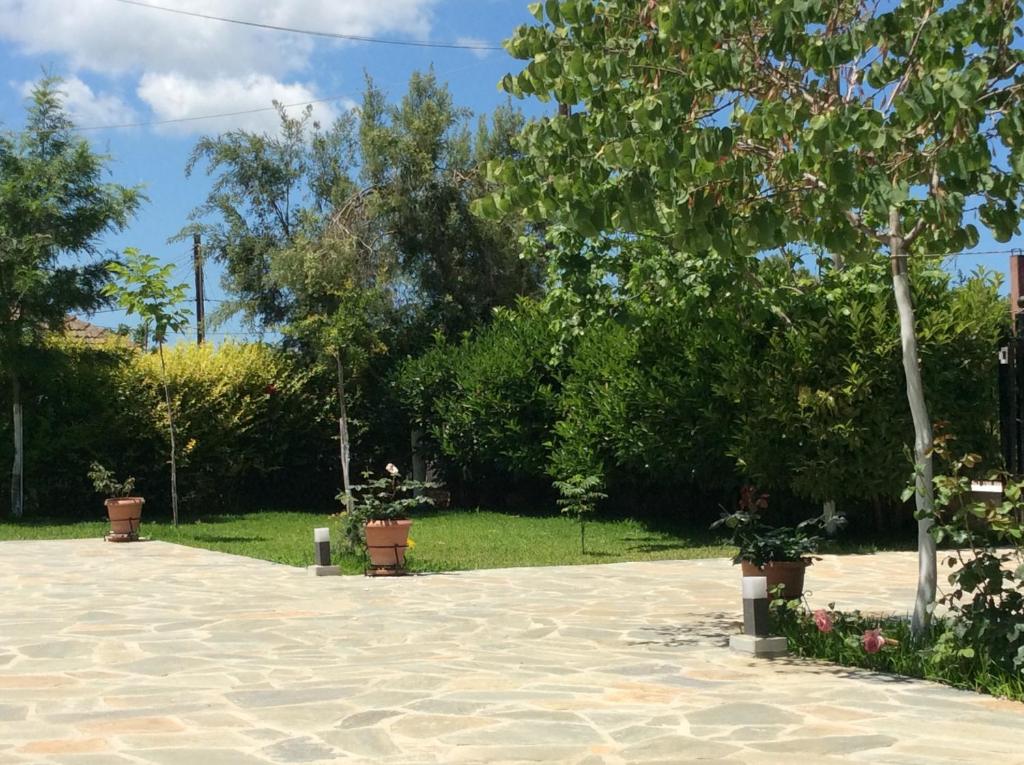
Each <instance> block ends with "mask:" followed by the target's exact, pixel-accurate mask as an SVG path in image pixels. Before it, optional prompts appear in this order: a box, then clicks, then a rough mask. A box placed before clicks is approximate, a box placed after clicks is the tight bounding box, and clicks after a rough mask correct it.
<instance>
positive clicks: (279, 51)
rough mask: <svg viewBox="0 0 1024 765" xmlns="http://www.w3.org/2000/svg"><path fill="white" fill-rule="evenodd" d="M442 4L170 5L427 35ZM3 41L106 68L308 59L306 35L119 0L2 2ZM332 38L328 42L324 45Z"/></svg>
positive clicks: (284, 63) (198, 67)
mask: <svg viewBox="0 0 1024 765" xmlns="http://www.w3.org/2000/svg"><path fill="white" fill-rule="evenodd" d="M437 1H438V0H344V1H343V2H342V1H340V0H333V1H330V2H324V0H276V1H275V2H260V3H253V2H251V0H174V2H173V3H168V6H169V7H174V8H178V9H181V10H187V11H194V12H198V13H205V14H211V15H216V16H225V17H230V18H237V19H244V20H249V21H256V22H259V23H265V24H274V25H278V26H287V27H293V28H301V29H314V30H323V31H330V32H342V33H345V34H354V35H364V36H372V35H382V34H389V35H393V36H398V37H402V36H405V37H410V38H411V37H426V36H428V33H429V31H430V11H431V8H432V7H433V5H435V4H436V3H437ZM0 37H3V38H6V39H8V40H11V41H12V42H14V43H16V44H17V45H19V46H20V48H21V49H22V50H23V51H24V52H26V53H31V54H48V53H50V54H52V53H57V54H62V55H65V56H67V57H68V59H69V60H70V62H71V64H72V66H74V67H75V68H80V69H90V70H93V71H97V72H104V73H108V74H109V73H122V72H142V71H162V72H182V73H185V74H189V75H191V76H193V77H205V76H215V77H224V76H241V75H243V74H247V73H249V72H253V71H257V72H261V73H265V74H275V75H277V76H280V75H283V74H285V73H288V72H294V71H299V70H301V69H303V68H305V67H306V66H307V64H308V62H309V57H310V55H311V53H312V50H313V46H314V44H315V41H316V40H317V39H320V38H312V37H309V36H305V35H296V34H286V33H282V32H275V31H270V30H260V29H253V28H250V27H244V26H238V25H235V24H227V23H223V22H219V21H212V20H206V19H197V18H191V17H187V16H180V15H177V14H171V13H165V12H162V11H157V10H149V9H146V8H139V7H136V6H131V5H126V4H124V3H118V2H113V0H75V1H74V2H68V1H67V0H0ZM325 42H326V41H325Z"/></svg>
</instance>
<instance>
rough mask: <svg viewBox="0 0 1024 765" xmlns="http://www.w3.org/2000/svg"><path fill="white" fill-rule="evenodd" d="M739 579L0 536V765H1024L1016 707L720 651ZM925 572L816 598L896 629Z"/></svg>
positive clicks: (864, 566)
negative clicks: (330, 558)
mask: <svg viewBox="0 0 1024 765" xmlns="http://www.w3.org/2000/svg"><path fill="white" fill-rule="evenodd" d="M738 576H739V574H738V573H737V571H736V570H735V569H733V568H732V566H731V565H730V564H729V563H728V561H724V560H705V561H679V562H675V561H669V562H656V563H625V564H613V565H606V566H586V567H566V568H537V569H512V570H501V571H474V572H468V573H460V574H444V575H436V576H422V577H410V578H406V579H376V580H368V579H363V578H361V577H350V578H319V579H318V578H313V577H310V576H307V575H306V572H305V571H302V570H298V569H294V568H289V567H286V566H279V565H275V564H272V563H266V562H263V561H257V560H250V559H247V558H239V557H235V556H230V555H223V554H220V553H214V552H208V551H204V550H196V549H192V548H187V547H179V546H175V545H170V544H164V543H160V542H147V543H140V544H134V545H112V544H105V543H104V542H102V541H99V540H95V541H93V540H89V541H64V542H3V543H0V593H2V595H3V599H2V601H0V763H5V764H7V763H11V764H13V763H22V762H32V763H81V764H82V765H86V764H87V763H88V764H89V765H92V764H96V765H100V764H102V765H120V764H122V763H147V764H149V763H152V764H155V765H241V764H243V763H262V764H263V765H269V764H272V763H341V762H388V763H403V764H404V763H472V762H488V763H490V762H502V763H505V762H566V763H579V764H580V765H583V764H584V763H585V764H586V765H591V764H596V763H653V762H665V763H678V762H688V761H693V760H701V759H712V760H722V761H724V762H734V763H736V762H741V763H793V762H796V761H797V757H806V758H809V759H808V761H809V762H814V763H829V762H872V763H900V765H910V764H911V763H939V762H950V763H951V762H988V763H999V764H1000V765H1010V764H1011V763H1024V705H1021V704H1014V703H1010V702H1004V701H998V700H995V699H992V698H988V697H984V696H978V695H974V694H970V693H964V692H959V691H955V690H951V689H948V688H943V687H941V686H938V685H933V684H930V683H925V682H917V681H905V680H900V679H896V678H892V677H887V676H876V675H872V674H871V673H867V672H861V671H851V670H847V669H840V668H835V667H830V666H823V665H818V664H814V663H809V662H803V661H796V660H782V661H774V662H770V661H764V660H761V661H756V660H753V659H749V658H746V657H743V656H740V655H737V654H733V653H731V652H729V651H728V650H727V649H726V648H724V645H725V643H726V641H727V639H728V635H729V634H731V633H732V632H735V631H736V621H737V620H738V617H739V603H738V602H737V593H738V589H739V586H738ZM914 577H915V562H914V556H913V555H911V554H906V553H885V554H880V555H873V556H847V557H843V558H828V559H826V560H824V561H822V562H820V563H819V564H817V565H815V566H814V568H813V569H812V570H811V572H810V573H809V580H808V587H809V588H810V589H813V590H814V593H813V595H812V596H811V599H812V601H813V602H814V603H817V604H825V603H827V602H829V601H833V600H834V601H836V602H837V603H838V604H840V606H841V607H860V608H865V609H874V610H887V611H893V610H898V611H903V610H905V609H906V606H907V604H909V603H910V602H911V597H912V589H913V584H914ZM862 589H863V590H870V591H871V592H872V598H870V599H869V598H866V597H865V596H864V594H863V593H862V592H860V590H862Z"/></svg>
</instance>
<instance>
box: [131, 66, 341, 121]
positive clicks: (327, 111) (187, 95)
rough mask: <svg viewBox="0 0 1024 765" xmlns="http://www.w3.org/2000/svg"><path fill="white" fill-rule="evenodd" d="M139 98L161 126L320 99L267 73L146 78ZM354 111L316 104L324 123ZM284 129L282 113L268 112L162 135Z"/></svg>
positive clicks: (296, 110) (317, 115) (315, 112)
mask: <svg viewBox="0 0 1024 765" xmlns="http://www.w3.org/2000/svg"><path fill="white" fill-rule="evenodd" d="M138 96H139V98H140V99H141V100H142V101H143V102H145V103H146V104H147V105H148V106H149V108H150V109H151V110H152V111H153V120H155V121H162V120H181V119H189V118H192V117H201V116H204V115H207V114H224V113H228V112H246V111H250V110H255V109H267V107H269V106H271V102H272V101H278V102H280V103H282V104H301V103H306V102H309V101H314V100H317V98H318V96H317V94H316V92H315V91H314V90H313V88H312V87H311V86H309V85H305V84H302V83H298V82H294V83H285V82H279V81H278V80H276V79H275V78H273V77H271V76H269V75H261V74H251V75H248V76H245V77H217V78H213V79H197V78H193V77H189V76H187V75H182V74H145V75H143V77H142V79H141V81H140V82H139V88H138ZM351 106H352V103H351V102H350V101H348V102H326V103H318V104H314V105H313V118H314V119H316V120H318V121H320V122H321V123H322V124H328V123H330V122H331V121H332V120H333V119H334V118H335V117H336V116H337V114H338V110H339V107H340V108H350V107H351ZM301 109H302V107H295V108H292V109H289V110H288V111H289V113H291V114H297V113H299V112H300V111H301ZM278 124H279V120H278V116H277V113H276V112H274V111H269V110H268V111H259V112H253V113H250V114H236V115H234V116H230V117H219V118H217V119H214V120H197V121H193V122H184V123H177V124H173V125H162V126H160V127H159V130H161V131H165V132H173V133H179V134H180V133H193V132H204V133H205V132H209V133H215V132H221V131H224V130H233V129H238V128H241V129H245V130H254V131H268V132H273V131H275V130H276V128H277V126H278Z"/></svg>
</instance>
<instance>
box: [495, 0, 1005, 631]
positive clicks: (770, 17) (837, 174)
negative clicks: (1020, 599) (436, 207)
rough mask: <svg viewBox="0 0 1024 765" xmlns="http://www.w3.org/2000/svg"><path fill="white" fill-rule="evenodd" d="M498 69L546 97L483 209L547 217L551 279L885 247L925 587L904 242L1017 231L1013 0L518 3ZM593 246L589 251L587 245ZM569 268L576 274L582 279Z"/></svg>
mask: <svg viewBox="0 0 1024 765" xmlns="http://www.w3.org/2000/svg"><path fill="white" fill-rule="evenodd" d="M531 10H532V12H533V13H534V15H535V17H536V18H537V21H538V24H537V25H530V26H524V27H521V28H520V29H519V30H517V31H516V33H515V35H514V36H513V38H512V39H511V40H510V41H509V42H508V43H507V48H508V50H509V51H510V52H511V53H512V54H513V55H514V56H516V57H518V58H521V59H524V60H526V61H527V62H528V63H527V65H526V66H525V68H524V69H523V70H522V71H521V72H520V73H518V74H515V75H508V76H506V78H505V79H504V82H503V85H504V87H505V89H506V90H508V91H509V92H510V93H513V94H515V95H519V96H523V95H537V96H538V97H540V98H542V99H545V100H547V99H555V100H556V101H558V102H559V103H560V104H562V105H563V108H562V109H560V110H559V114H558V115H557V116H554V117H551V118H548V119H543V120H540V121H537V122H535V123H532V124H531V125H529V126H528V127H527V129H526V130H525V131H524V132H523V134H522V137H521V138H520V140H519V143H518V145H519V147H520V149H521V151H522V153H523V156H522V157H521V158H519V159H517V160H516V161H513V162H503V163H500V164H496V165H495V167H494V168H493V173H492V174H493V176H494V177H495V178H497V179H498V180H500V181H502V182H503V183H505V184H506V185H507V190H506V191H505V192H503V193H496V194H494V195H492V196H489V197H486V198H484V199H483V200H482V202H481V203H480V209H481V210H482V211H483V212H485V213H489V214H490V215H495V214H499V213H504V212H506V211H508V210H510V209H512V210H515V209H522V210H523V211H525V214H526V215H527V216H528V217H529V218H532V219H534V220H537V221H543V222H545V223H547V224H548V229H547V242H546V244H547V247H548V252H547V256H548V257H550V258H552V260H553V262H554V263H555V267H556V270H557V272H558V275H559V277H560V279H561V280H562V282H563V283H564V284H567V285H570V286H572V285H573V284H574V283H576V282H582V283H583V284H587V283H588V282H589V283H590V284H591V287H590V288H591V289H592V288H593V283H594V282H595V281H598V282H599V281H600V280H601V279H602V278H603V277H602V274H601V272H602V269H601V268H600V267H597V268H595V262H596V263H598V264H599V265H600V264H601V263H604V262H607V261H608V259H609V258H611V259H614V256H615V254H616V253H617V252H618V251H619V250H618V247H619V246H620V245H621V244H630V245H631V244H632V243H633V242H635V241H637V240H638V239H639V240H647V241H651V242H657V243H659V244H661V245H662V247H664V248H665V249H667V250H672V249H675V250H682V251H688V252H693V253H697V254H701V255H705V256H708V257H716V258H717V257H725V258H729V259H731V260H732V261H733V267H734V268H735V269H736V272H737V273H738V274H740V273H745V272H748V271H749V266H750V264H751V263H752V262H753V259H754V258H756V257H757V256H758V255H759V254H761V253H763V252H765V251H769V250H772V249H776V248H781V247H784V246H790V247H792V246H797V247H800V246H806V247H808V248H816V247H822V248H825V249H826V250H827V251H829V252H831V253H833V255H834V256H835V258H836V261H837V262H838V263H841V262H843V260H854V259H864V258H867V257H869V256H873V255H875V254H877V253H883V254H885V255H887V256H888V257H889V258H890V261H891V286H892V289H893V294H894V299H895V304H896V307H897V313H898V320H899V325H900V331H901V340H902V355H903V371H904V376H905V381H906V390H907V401H908V404H909V407H910V410H911V414H912V418H913V423H914V434H913V435H914V439H913V441H914V455H915V461H916V463H917V471H918V478H917V485H916V489H917V490H916V505H917V515H918V518H919V535H918V536H919V548H920V565H919V577H918V591H917V596H916V599H915V605H914V627H915V629H921V628H922V626H923V625H924V624H925V623H926V622H927V620H928V614H929V609H930V606H931V604H932V603H933V602H934V599H935V590H936V569H935V545H934V541H933V539H932V537H931V534H930V528H931V525H932V521H931V513H932V510H933V501H932V458H931V451H930V450H931V447H932V422H931V418H930V415H929V412H928V406H927V403H926V396H925V381H924V380H922V376H921V369H920V362H919V358H918V355H919V353H918V336H917V332H916V329H915V318H914V307H913V304H912V301H911V297H910V285H909V275H908V268H907V263H908V258H911V257H914V256H918V255H924V254H934V253H950V252H956V251H959V250H962V249H964V248H967V247H970V246H973V245H975V244H976V243H977V242H978V241H979V232H978V228H977V226H976V225H975V223H974V222H973V221H974V217H973V215H972V210H973V209H974V208H977V210H976V211H977V216H976V217H977V220H978V221H980V223H981V224H982V225H984V226H985V227H987V228H988V229H989V230H990V231H991V232H992V234H993V235H994V236H995V238H996V239H997V240H999V241H1004V242H1005V241H1007V240H1008V239H1009V238H1010V237H1011V236H1012V235H1013V234H1014V233H1016V232H1017V231H1018V227H1019V221H1020V208H1019V204H1020V201H1021V196H1022V176H1024V99H1021V92H1022V89H1024V79H1022V68H1021V67H1022V62H1024V55H1022V52H1021V49H1020V45H1019V43H1018V42H1017V40H1018V33H1017V31H1016V24H1017V23H1018V22H1019V20H1020V17H1021V14H1022V10H1021V5H1020V3H1019V2H1017V1H1016V0H946V1H943V0H906V1H905V2H900V3H897V4H891V3H871V2H860V1H858V0H828V1H827V2H826V1H825V0H778V1H777V2H774V3H771V4H770V5H766V4H763V3H752V2H749V0H673V1H672V2H668V0H646V1H645V2H639V3H638V2H636V0H567V1H566V2H555V1H554V0H548V2H546V3H535V4H534V5H532V6H531ZM593 254H596V255H598V256H601V257H600V258H598V259H595V258H591V257H588V255H593ZM581 275H582V277H583V278H581Z"/></svg>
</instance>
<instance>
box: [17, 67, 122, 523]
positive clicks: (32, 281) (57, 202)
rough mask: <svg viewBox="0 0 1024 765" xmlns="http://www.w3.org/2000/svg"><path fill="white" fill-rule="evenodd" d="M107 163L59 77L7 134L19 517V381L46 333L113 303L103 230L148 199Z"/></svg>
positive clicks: (43, 86) (41, 89) (41, 88)
mask: <svg viewBox="0 0 1024 765" xmlns="http://www.w3.org/2000/svg"><path fill="white" fill-rule="evenodd" d="M106 160H107V158H106V157H104V156H102V155H100V154H96V153H95V152H94V151H93V150H92V148H91V147H90V146H89V144H88V142H87V141H85V140H84V139H82V138H80V137H78V136H77V135H76V134H75V133H74V131H73V125H72V123H71V121H70V119H69V118H68V116H67V114H66V113H65V112H64V109H63V106H62V95H61V92H60V81H59V80H57V79H53V78H47V79H44V80H42V81H41V82H40V83H39V84H38V85H36V87H35V88H34V89H33V91H32V95H31V97H30V100H29V104H28V113H27V117H26V122H25V127H24V129H22V130H21V131H19V132H16V133H10V134H8V133H5V134H0V366H2V368H3V370H4V372H5V373H6V375H7V377H8V378H9V380H10V384H11V397H12V398H11V400H12V404H13V429H12V430H13V435H14V465H13V468H12V471H11V515H12V516H15V517H18V516H21V515H22V513H23V512H24V458H23V442H24V439H23V416H22V411H23V409H22V407H23V404H22V400H23V396H22V383H23V381H24V379H25V377H26V375H28V374H29V370H31V369H32V367H33V360H34V358H35V357H38V355H39V352H40V348H41V340H42V338H43V335H44V334H45V333H46V332H47V331H51V330H57V331H63V328H64V322H65V321H66V319H67V316H68V314H69V313H74V312H89V311H92V310H95V309H96V308H98V307H99V306H101V305H103V304H104V303H105V302H106V298H104V296H103V295H102V294H101V290H102V288H103V286H104V285H105V284H106V283H107V282H108V280H109V275H108V272H107V265H108V262H109V259H107V258H105V257H104V256H103V255H102V250H101V240H102V237H103V236H104V235H105V234H108V233H111V232H115V231H119V230H121V229H123V228H124V226H125V225H126V224H127V223H128V220H129V218H130V217H131V215H132V214H133V213H134V211H135V209H136V208H137V207H138V205H139V203H140V201H141V195H140V192H139V190H138V189H136V188H126V187H124V186H119V185H116V184H112V183H105V182H104V180H103V178H104V175H105V174H106V172H107V170H106Z"/></svg>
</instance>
